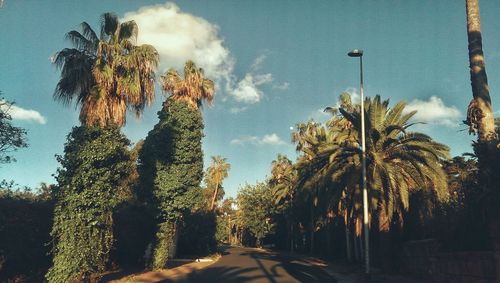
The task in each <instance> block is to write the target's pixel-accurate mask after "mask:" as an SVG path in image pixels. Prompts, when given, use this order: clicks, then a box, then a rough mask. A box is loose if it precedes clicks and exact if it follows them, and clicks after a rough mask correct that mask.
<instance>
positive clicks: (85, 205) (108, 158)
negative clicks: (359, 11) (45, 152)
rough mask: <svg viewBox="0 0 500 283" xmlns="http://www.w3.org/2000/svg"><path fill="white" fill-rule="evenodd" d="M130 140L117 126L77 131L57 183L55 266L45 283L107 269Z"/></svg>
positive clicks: (61, 158) (128, 163) (77, 278)
mask: <svg viewBox="0 0 500 283" xmlns="http://www.w3.org/2000/svg"><path fill="white" fill-rule="evenodd" d="M128 145H129V141H128V140H127V138H125V136H124V135H123V134H121V133H120V131H119V129H118V128H116V127H108V128H98V127H90V128H87V127H83V126H82V127H75V128H73V130H72V132H71V133H70V134H69V135H68V141H67V143H66V145H65V149H64V156H58V161H59V162H60V163H61V167H62V168H60V169H58V172H57V176H56V179H57V181H58V184H59V191H58V193H57V195H56V200H57V203H56V206H55V210H54V223H53V227H52V232H51V235H52V238H53V243H52V244H53V251H52V253H53V255H54V258H53V266H52V268H51V269H50V270H49V272H48V273H47V275H46V278H47V280H48V281H49V282H72V281H88V280H89V278H90V277H91V275H92V274H95V273H99V272H102V271H104V270H105V267H106V264H107V262H108V258H109V254H110V250H111V246H112V244H113V217H112V213H113V208H114V207H116V205H118V204H119V202H120V201H121V200H120V199H119V198H117V197H116V196H117V195H120V194H121V192H122V191H123V190H125V188H126V182H125V181H124V180H126V179H127V177H128V176H129V175H130V172H131V170H132V168H133V166H134V165H133V163H132V160H131V158H130V155H129V152H128V149H127V146H128Z"/></svg>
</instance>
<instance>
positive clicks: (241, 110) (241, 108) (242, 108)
mask: <svg viewBox="0 0 500 283" xmlns="http://www.w3.org/2000/svg"><path fill="white" fill-rule="evenodd" d="M247 109H248V107H246V106H244V107H232V108H231V109H229V112H231V113H232V114H237V113H240V112H243V111H246V110H247Z"/></svg>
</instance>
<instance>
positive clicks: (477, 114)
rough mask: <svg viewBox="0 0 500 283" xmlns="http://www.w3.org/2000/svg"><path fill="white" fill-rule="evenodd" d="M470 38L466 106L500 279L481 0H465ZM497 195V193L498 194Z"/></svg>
mask: <svg viewBox="0 0 500 283" xmlns="http://www.w3.org/2000/svg"><path fill="white" fill-rule="evenodd" d="M465 4H466V12H467V38H468V47H469V63H470V77H471V86H472V96H473V99H472V101H471V102H470V104H469V108H468V110H467V122H468V123H469V126H470V131H472V132H476V131H477V133H478V142H477V143H476V144H475V145H474V152H475V153H476V155H477V157H478V161H479V169H480V170H479V172H480V175H479V179H480V180H479V181H480V183H481V185H482V187H483V190H484V192H485V193H487V194H488V195H490V196H493V197H492V198H489V203H488V205H487V206H486V207H487V211H488V226H489V233H490V238H491V244H492V247H493V249H494V252H495V262H496V264H495V266H496V279H497V280H500V221H499V219H498V213H499V210H498V206H499V205H500V200H499V198H498V196H497V195H498V184H499V182H500V177H499V176H498V171H499V170H500V148H499V145H500V144H499V140H498V136H497V134H496V131H495V122H494V116H493V111H492V106H491V98H490V94H489V88H488V78H487V76H486V69H485V64H484V55H483V49H482V37H481V21H480V16H479V3H478V0H466V1H465ZM495 196H496V197H495Z"/></svg>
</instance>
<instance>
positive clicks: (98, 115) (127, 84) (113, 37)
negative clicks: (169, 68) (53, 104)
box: [53, 13, 159, 127]
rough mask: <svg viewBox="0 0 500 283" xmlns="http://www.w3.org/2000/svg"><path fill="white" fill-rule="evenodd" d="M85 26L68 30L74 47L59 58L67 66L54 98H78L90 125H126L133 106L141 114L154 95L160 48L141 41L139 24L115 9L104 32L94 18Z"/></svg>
mask: <svg viewBox="0 0 500 283" xmlns="http://www.w3.org/2000/svg"><path fill="white" fill-rule="evenodd" d="M80 26H81V32H78V31H75V30H73V31H70V32H68V33H67V35H66V37H67V39H69V40H70V41H71V42H72V44H73V45H74V48H65V49H63V50H61V51H59V52H57V53H56V54H55V55H54V57H53V62H54V64H56V65H57V67H59V68H60V69H61V79H60V80H59V83H58V84H57V87H56V90H55V92H54V98H55V99H56V100H59V101H62V102H63V103H64V104H69V103H70V102H71V101H72V100H73V99H75V100H76V103H77V104H80V105H81V110H80V122H81V123H82V124H84V125H87V126H93V125H98V126H101V127H104V126H107V125H111V124H114V125H117V126H119V127H120V126H123V125H124V124H125V122H126V109H127V107H131V108H132V109H133V110H134V111H135V114H136V115H137V116H139V115H140V114H141V113H142V111H143V110H144V107H145V105H146V104H150V103H151V102H152V100H153V98H154V77H155V70H156V67H157V66H158V61H159V55H158V52H157V51H156V50H155V48H154V47H153V46H151V45H140V46H137V45H135V43H136V39H137V34H138V28H137V24H136V23H135V22H134V21H128V22H125V23H120V22H119V21H118V18H117V16H116V15H114V14H111V13H105V14H103V15H102V16H101V33H100V37H98V36H97V34H96V32H95V31H94V30H93V29H92V28H91V27H90V25H89V24H88V23H86V22H83V23H81V25H80Z"/></svg>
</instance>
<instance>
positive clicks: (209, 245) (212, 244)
mask: <svg viewBox="0 0 500 283" xmlns="http://www.w3.org/2000/svg"><path fill="white" fill-rule="evenodd" d="M217 224H218V222H217V223H216V220H215V214H214V213H213V212H212V211H207V210H205V209H203V210H196V211H191V212H190V213H187V214H186V215H185V216H184V219H183V221H182V227H181V230H180V237H179V243H178V252H179V254H181V255H191V256H192V255H196V256H200V255H208V254H211V253H213V252H215V251H216V249H217V241H216V239H215V234H216V225H217Z"/></svg>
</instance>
